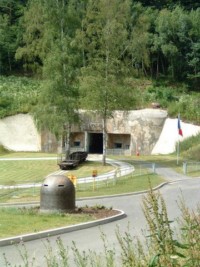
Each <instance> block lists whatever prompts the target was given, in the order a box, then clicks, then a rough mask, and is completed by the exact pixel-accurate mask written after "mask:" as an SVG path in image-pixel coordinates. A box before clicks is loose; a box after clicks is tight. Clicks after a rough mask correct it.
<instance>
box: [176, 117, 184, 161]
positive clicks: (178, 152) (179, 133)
mask: <svg viewBox="0 0 200 267" xmlns="http://www.w3.org/2000/svg"><path fill="white" fill-rule="evenodd" d="M179 135H181V136H183V132H182V129H181V122H180V113H179V114H178V145H177V159H176V160H177V165H178V163H179V154H180V138H179Z"/></svg>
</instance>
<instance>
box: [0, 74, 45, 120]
mask: <svg viewBox="0 0 200 267" xmlns="http://www.w3.org/2000/svg"><path fill="white" fill-rule="evenodd" d="M39 91H40V83H39V81H37V80H33V79H30V78H25V77H23V78H17V77H15V76H9V77H5V76H0V107H1V109H0V118H4V117H6V116H9V115H15V114H17V113H28V112H30V111H31V109H32V107H33V106H35V105H36V104H37V102H38V93H39Z"/></svg>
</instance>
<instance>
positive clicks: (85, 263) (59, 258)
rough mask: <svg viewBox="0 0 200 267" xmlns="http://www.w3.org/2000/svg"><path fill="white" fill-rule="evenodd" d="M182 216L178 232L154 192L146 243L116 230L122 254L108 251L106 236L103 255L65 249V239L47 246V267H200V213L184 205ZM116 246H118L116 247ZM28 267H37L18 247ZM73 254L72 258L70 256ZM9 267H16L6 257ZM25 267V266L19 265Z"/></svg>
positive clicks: (147, 209)
mask: <svg viewBox="0 0 200 267" xmlns="http://www.w3.org/2000/svg"><path fill="white" fill-rule="evenodd" d="M180 210H181V216H180V217H179V219H178V220H177V222H178V229H177V232H176V231H175V229H174V227H173V221H170V219H169V217H168V212H167V208H166V204H165V201H164V199H163V197H162V195H161V194H160V193H159V192H158V193H154V192H152V191H151V190H150V192H149V193H148V195H147V196H145V197H144V198H143V212H144V214H145V218H146V221H147V224H148V233H149V234H148V236H145V238H146V243H145V242H144V241H142V240H140V239H139V238H138V237H134V236H132V235H131V234H130V231H129V228H127V231H126V232H125V233H124V234H122V233H121V232H120V228H119V227H118V228H117V229H116V236H117V239H118V244H117V245H118V246H119V247H120V252H119V253H116V250H115V248H114V247H110V246H109V247H108V243H107V241H108V240H107V237H106V236H105V235H104V233H103V232H102V234H101V237H102V242H103V248H104V249H103V251H102V252H101V253H97V252H95V251H92V250H91V249H90V250H89V251H88V252H87V251H80V250H79V249H78V248H77V246H76V244H75V243H73V244H71V247H65V245H64V244H63V242H62V239H61V238H58V239H57V241H56V244H57V248H56V250H55V247H54V249H53V247H52V244H51V242H50V240H47V241H46V242H45V247H46V255H45V258H46V264H47V266H48V267H55V266H63V267H69V266H77V267H78V266H81V267H94V266H95V267H100V266H101V267H104V266H105V267H106V266H107V267H108V266H110V267H111V266H115V267H116V266H119V267H120V266H123V267H146V266H149V267H163V266H167V267H183V266H187V267H198V266H200V254H199V251H200V239H199V237H200V209H199V207H198V206H197V207H196V210H195V211H190V210H189V209H188V208H187V206H186V205H185V203H184V201H183V200H181V201H180ZM115 246H116V244H115ZM18 251H19V253H20V255H21V257H22V261H23V264H24V266H27V267H29V266H32V267H33V266H35V262H34V259H32V258H30V257H29V254H28V252H27V249H26V246H25V244H23V243H22V245H21V246H18ZM70 251H72V255H73V261H72V258H71V257H69V253H70ZM5 262H6V264H7V265H6V266H12V264H10V263H9V259H7V258H6V255H5ZM15 266H16V267H17V266H21V265H15Z"/></svg>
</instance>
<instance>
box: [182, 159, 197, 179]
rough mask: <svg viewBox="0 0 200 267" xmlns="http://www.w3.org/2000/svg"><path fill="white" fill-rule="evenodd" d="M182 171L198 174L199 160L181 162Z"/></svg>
mask: <svg viewBox="0 0 200 267" xmlns="http://www.w3.org/2000/svg"><path fill="white" fill-rule="evenodd" d="M183 173H184V174H191V175H194V176H200V162H199V161H185V162H183Z"/></svg>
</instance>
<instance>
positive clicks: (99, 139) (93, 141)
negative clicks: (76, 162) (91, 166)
mask: <svg viewBox="0 0 200 267" xmlns="http://www.w3.org/2000/svg"><path fill="white" fill-rule="evenodd" d="M88 152H89V153H94V154H102V153H103V134H102V133H89V151H88Z"/></svg>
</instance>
